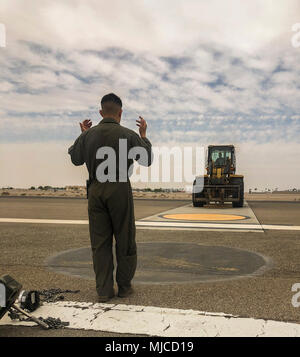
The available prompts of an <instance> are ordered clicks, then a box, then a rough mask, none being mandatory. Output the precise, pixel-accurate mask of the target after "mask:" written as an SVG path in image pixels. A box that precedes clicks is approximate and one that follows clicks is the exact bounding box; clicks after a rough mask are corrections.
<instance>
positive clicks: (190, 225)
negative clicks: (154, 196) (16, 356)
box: [136, 221, 300, 230]
mask: <svg viewBox="0 0 300 357" xmlns="http://www.w3.org/2000/svg"><path fill="white" fill-rule="evenodd" d="M136 225H137V226H139V227H169V228H185V227H186V228H219V229H242V230H243V229H251V230H261V229H262V228H261V226H260V225H258V224H235V223H226V224H224V223H198V222H197V223H196V222H161V221H151V222H147V221H137V222H136ZM299 229H300V227H299Z"/></svg>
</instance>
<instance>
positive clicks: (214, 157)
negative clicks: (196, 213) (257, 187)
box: [192, 145, 244, 207]
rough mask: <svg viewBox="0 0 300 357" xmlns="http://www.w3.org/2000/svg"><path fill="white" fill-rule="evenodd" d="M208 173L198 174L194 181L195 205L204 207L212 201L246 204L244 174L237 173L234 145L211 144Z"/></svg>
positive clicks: (193, 194) (193, 195)
mask: <svg viewBox="0 0 300 357" xmlns="http://www.w3.org/2000/svg"><path fill="white" fill-rule="evenodd" d="M206 170H207V174H206V175H204V176H197V177H196V178H195V180H194V183H193V193H192V199H193V205H194V207H203V206H204V205H205V204H209V203H210V202H217V203H220V204H224V203H225V202H232V207H243V205H244V176H243V175H237V174H236V173H235V172H236V158H235V148H234V145H209V146H208V152H207V165H206Z"/></svg>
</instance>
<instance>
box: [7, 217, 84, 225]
mask: <svg viewBox="0 0 300 357" xmlns="http://www.w3.org/2000/svg"><path fill="white" fill-rule="evenodd" d="M0 223H36V224H89V221H88V220H71V219H32V218H0Z"/></svg>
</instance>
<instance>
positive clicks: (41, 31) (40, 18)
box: [0, 0, 300, 147]
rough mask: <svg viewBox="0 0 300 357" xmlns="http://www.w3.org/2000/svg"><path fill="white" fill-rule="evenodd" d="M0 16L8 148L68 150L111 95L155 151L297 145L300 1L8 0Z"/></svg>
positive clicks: (0, 136)
mask: <svg viewBox="0 0 300 357" xmlns="http://www.w3.org/2000/svg"><path fill="white" fill-rule="evenodd" d="M0 13H1V17H0V22H3V23H5V25H6V28H7V47H6V48H2V49H0V67H1V72H0V83H1V86H0V100H1V105H0V140H1V142H2V143H5V142H6V143H8V142H10V143H17V142H28V143H32V142H45V143H47V142H53V141H60V142H68V141H70V142H71V141H72V140H73V139H74V138H75V137H76V136H77V134H78V128H79V127H78V121H80V120H82V119H84V118H86V117H90V118H91V119H92V120H93V121H94V122H95V123H96V122H98V121H99V120H100V118H99V115H98V106H99V100H100V98H101V96H102V95H103V94H105V93H107V92H111V91H114V92H116V93H117V94H119V95H120V96H121V97H122V99H123V102H124V118H123V123H124V125H126V126H129V127H131V128H134V126H135V119H136V117H137V115H143V116H144V117H145V118H146V119H147V120H148V122H149V135H150V137H151V139H152V140H153V141H154V142H159V141H161V139H162V138H163V139H164V140H163V141H164V142H165V143H173V142H178V143H183V142H193V143H201V144H207V143H215V142H230V143H236V144H243V143H250V142H255V143H259V144H263V143H270V144H275V143H276V142H279V141H280V142H282V143H284V142H285V143H289V144H292V143H295V145H297V144H298V143H299V137H300V115H299V112H300V91H299V89H300V83H299V81H298V78H299V76H300V62H299V54H300V52H299V51H300V50H299V49H295V48H293V47H292V46H291V41H290V40H291V36H292V35H293V33H292V32H291V27H292V25H293V24H294V23H296V22H298V21H299V18H297V16H298V15H297V14H299V13H300V5H299V2H298V1H294V0H288V1H284V0H279V1H276V3H275V2H274V1H268V0H266V1H264V2H261V1H251V2H247V3H246V2H240V1H236V0H231V1H229V2H226V3H225V2H220V1H215V0H211V1H210V2H209V3H208V2H205V1H203V2H200V1H195V0H187V1H184V2H183V1H179V0H172V1H167V0H166V1H163V2H156V1H150V0H144V1H139V0H133V1H131V2H130V3H128V2H127V3H126V4H125V2H124V1H121V0H112V1H110V2H109V3H108V2H105V1H95V0H89V1H83V0H73V1H69V0H65V1H63V2H59V3H58V2H52V1H48V0H44V1H43V2H39V3H37V2H36V1H31V0H26V1H24V0H18V1H17V0H2V1H1V4H0ZM16 20H17V21H16ZM295 147H296V146H295Z"/></svg>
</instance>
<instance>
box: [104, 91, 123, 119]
mask: <svg viewBox="0 0 300 357" xmlns="http://www.w3.org/2000/svg"><path fill="white" fill-rule="evenodd" d="M121 108H122V101H121V99H120V98H119V97H118V96H117V95H115V94H114V93H109V94H106V95H105V96H104V97H103V98H102V99H101V109H102V111H103V114H104V115H117V114H118V113H119V111H120V109H121Z"/></svg>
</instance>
